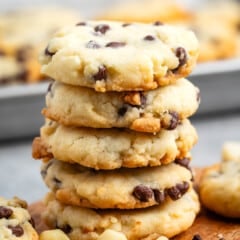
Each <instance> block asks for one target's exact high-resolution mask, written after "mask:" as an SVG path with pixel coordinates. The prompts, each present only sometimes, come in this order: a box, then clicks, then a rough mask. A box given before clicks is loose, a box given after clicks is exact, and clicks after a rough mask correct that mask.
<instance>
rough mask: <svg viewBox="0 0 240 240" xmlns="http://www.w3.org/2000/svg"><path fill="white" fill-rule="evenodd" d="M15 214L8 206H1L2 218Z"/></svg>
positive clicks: (0, 214)
mask: <svg viewBox="0 0 240 240" xmlns="http://www.w3.org/2000/svg"><path fill="white" fill-rule="evenodd" d="M12 214H13V210H12V209H10V208H7V207H3V206H0V219H1V218H9V217H11V215H12Z"/></svg>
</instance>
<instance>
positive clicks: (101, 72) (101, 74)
mask: <svg viewBox="0 0 240 240" xmlns="http://www.w3.org/2000/svg"><path fill="white" fill-rule="evenodd" d="M93 78H94V80H95V81H98V80H106V79H107V68H106V67H105V66H104V65H101V66H99V67H98V72H97V73H96V74H95V75H94V76H93Z"/></svg>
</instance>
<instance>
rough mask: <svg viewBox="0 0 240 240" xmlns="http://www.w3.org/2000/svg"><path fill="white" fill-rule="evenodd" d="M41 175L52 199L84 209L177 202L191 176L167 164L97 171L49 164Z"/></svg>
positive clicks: (44, 165) (55, 162)
mask: <svg viewBox="0 0 240 240" xmlns="http://www.w3.org/2000/svg"><path fill="white" fill-rule="evenodd" d="M41 175H42V177H43V180H44V181H45V183H46V185H47V186H48V187H49V188H50V189H51V190H52V191H53V192H54V193H55V195H56V198H57V199H58V200H59V201H60V202H62V203H65V204H69V205H75V206H81V207H88V208H97V209H98V208H103V209H110V208H118V209H135V208H145V207H150V206H154V205H159V204H163V203H164V202H165V201H167V199H168V198H169V197H170V198H171V199H172V200H177V199H179V198H181V197H182V196H183V195H184V194H185V193H186V192H187V191H188V190H189V188H190V186H191V179H192V174H191V171H189V170H188V169H187V168H185V167H183V166H181V165H179V164H176V163H171V164H168V165H165V166H161V167H148V168H147V167H146V168H133V169H129V168H120V169H118V170H111V171H110V170H109V171H106V170H99V171H96V170H94V169H91V168H86V167H82V166H81V165H79V164H70V163H64V162H61V161H58V160H54V159H52V160H50V161H49V162H47V163H44V164H43V165H42V167H41Z"/></svg>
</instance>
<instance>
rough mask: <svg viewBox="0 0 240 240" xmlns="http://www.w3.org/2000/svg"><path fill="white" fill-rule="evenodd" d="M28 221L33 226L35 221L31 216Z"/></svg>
mask: <svg viewBox="0 0 240 240" xmlns="http://www.w3.org/2000/svg"><path fill="white" fill-rule="evenodd" d="M29 223H30V224H31V225H32V226H33V227H34V228H35V222H34V219H33V218H32V217H31V218H30V220H29Z"/></svg>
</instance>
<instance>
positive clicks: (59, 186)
mask: <svg viewBox="0 0 240 240" xmlns="http://www.w3.org/2000/svg"><path fill="white" fill-rule="evenodd" d="M53 182H54V185H55V187H56V188H57V189H59V188H61V186H62V182H61V181H60V180H59V179H57V178H56V177H54V178H53Z"/></svg>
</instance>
